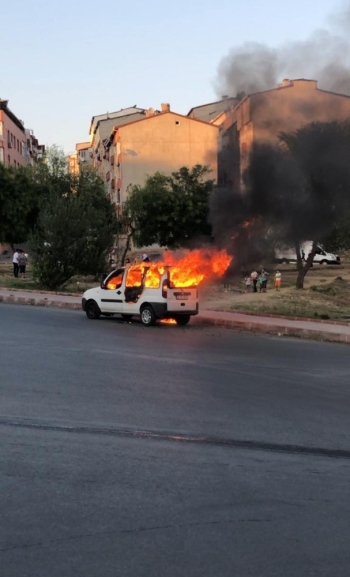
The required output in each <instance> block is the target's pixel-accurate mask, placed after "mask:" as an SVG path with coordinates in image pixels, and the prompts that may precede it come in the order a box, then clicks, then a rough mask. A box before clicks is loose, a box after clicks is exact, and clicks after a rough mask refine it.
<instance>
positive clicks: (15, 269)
mask: <svg viewBox="0 0 350 577" xmlns="http://www.w3.org/2000/svg"><path fill="white" fill-rule="evenodd" d="M18 257H19V251H18V248H16V250H15V252H14V254H13V257H12V263H13V276H14V277H15V278H18V270H19V266H18Z"/></svg>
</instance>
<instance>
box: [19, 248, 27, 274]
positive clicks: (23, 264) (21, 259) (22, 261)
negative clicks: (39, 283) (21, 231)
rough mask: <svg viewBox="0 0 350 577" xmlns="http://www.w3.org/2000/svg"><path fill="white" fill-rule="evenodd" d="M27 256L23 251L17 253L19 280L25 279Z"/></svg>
mask: <svg viewBox="0 0 350 577" xmlns="http://www.w3.org/2000/svg"><path fill="white" fill-rule="evenodd" d="M27 260H28V259H27V256H26V253H25V252H24V250H20V251H19V255H18V268H19V274H20V277H21V278H26V266H27Z"/></svg>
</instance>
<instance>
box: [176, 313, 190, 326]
mask: <svg viewBox="0 0 350 577" xmlns="http://www.w3.org/2000/svg"><path fill="white" fill-rule="evenodd" d="M190 318H191V315H179V316H177V317H175V320H176V324H177V325H179V327H184V326H185V325H188V323H189V322H190Z"/></svg>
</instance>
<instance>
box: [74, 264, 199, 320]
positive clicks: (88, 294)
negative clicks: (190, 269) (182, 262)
mask: <svg viewBox="0 0 350 577" xmlns="http://www.w3.org/2000/svg"><path fill="white" fill-rule="evenodd" d="M171 268H172V267H170V266H169V267H168V266H167V267H163V268H162V269H160V271H159V272H158V273H157V271H156V272H155V269H154V266H153V267H152V266H151V263H150V266H145V265H144V264H143V265H142V266H140V267H122V268H119V269H117V270H115V271H113V272H111V273H110V274H109V275H108V276H107V277H106V278H105V280H104V281H103V282H102V283H101V286H99V287H96V288H92V289H89V290H87V291H85V293H84V294H83V298H82V308H83V310H84V311H85V313H86V315H87V317H88V318H89V319H98V318H99V317H100V316H101V315H105V316H112V315H114V314H119V315H121V316H122V318H124V319H126V320H129V319H131V318H132V317H133V316H140V319H141V322H142V323H143V324H144V325H145V326H151V325H154V324H155V322H156V320H157V319H167V318H172V319H174V320H175V321H176V323H177V324H178V325H182V326H183V325H187V323H188V322H189V320H190V318H191V316H192V315H197V314H198V288H197V287H193V286H192V287H189V288H187V287H184V288H181V287H174V286H173V283H172V280H171Z"/></svg>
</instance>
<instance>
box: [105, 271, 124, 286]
mask: <svg viewBox="0 0 350 577" xmlns="http://www.w3.org/2000/svg"><path fill="white" fill-rule="evenodd" d="M123 276H124V270H123V269H119V270H116V271H115V272H114V273H113V274H112V275H111V276H110V277H109V279H108V281H107V283H106V289H108V290H115V289H118V288H120V287H121V286H122V283H123Z"/></svg>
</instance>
